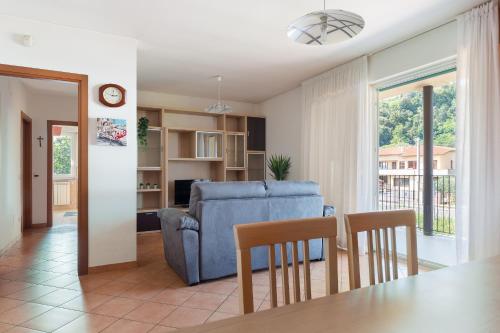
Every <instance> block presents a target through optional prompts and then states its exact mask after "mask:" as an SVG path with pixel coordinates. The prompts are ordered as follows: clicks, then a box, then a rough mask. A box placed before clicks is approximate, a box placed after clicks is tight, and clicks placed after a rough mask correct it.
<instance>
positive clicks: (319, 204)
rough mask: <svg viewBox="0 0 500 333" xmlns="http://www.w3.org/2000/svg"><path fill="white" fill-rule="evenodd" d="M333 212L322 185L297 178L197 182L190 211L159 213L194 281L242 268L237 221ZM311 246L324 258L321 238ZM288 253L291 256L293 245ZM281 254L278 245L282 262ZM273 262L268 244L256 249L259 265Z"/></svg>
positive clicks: (179, 262) (180, 264)
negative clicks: (238, 261) (236, 239)
mask: <svg viewBox="0 0 500 333" xmlns="http://www.w3.org/2000/svg"><path fill="white" fill-rule="evenodd" d="M333 214H334V208H333V207H331V206H325V207H324V206H323V197H322V196H321V195H320V192H319V185H318V184H316V183H314V182H296V181H265V182H261V181H255V182H196V183H193V185H192V186H191V199H190V204H189V213H185V212H183V211H180V210H178V209H175V208H165V209H162V210H160V211H159V212H158V216H159V217H160V219H161V228H162V234H163V246H164V251H165V259H166V260H167V262H168V264H169V265H170V266H171V267H172V268H173V269H174V270H175V272H177V274H178V275H179V276H180V277H181V278H182V279H183V280H184V281H185V282H186V283H187V284H189V285H192V284H196V283H199V282H200V281H206V280H211V279H216V278H220V277H224V276H228V275H233V274H235V273H236V250H235V244H234V236H233V225H236V224H242V223H258V222H262V221H273V220H286V219H296V218H308V217H318V216H323V215H333ZM288 246H291V245H290V244H289V245H288ZM299 246H302V245H301V244H300V245H299ZM309 247H310V249H309V253H310V256H311V260H315V259H322V258H323V243H322V240H321V239H318V240H313V241H310V242H309ZM299 253H300V256H301V255H302V249H299ZM288 254H289V261H291V249H290V251H288ZM279 255H280V254H279V250H277V251H276V263H277V264H281V262H280V257H279ZM299 259H300V260H302V258H301V257H300V258H299ZM267 263H268V259H267V249H266V248H265V247H261V248H255V249H253V250H252V268H253V269H263V268H267Z"/></svg>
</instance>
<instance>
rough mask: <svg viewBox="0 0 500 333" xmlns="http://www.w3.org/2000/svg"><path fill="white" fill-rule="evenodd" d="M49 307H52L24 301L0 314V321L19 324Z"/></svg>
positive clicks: (47, 309) (49, 308)
mask: <svg viewBox="0 0 500 333" xmlns="http://www.w3.org/2000/svg"><path fill="white" fill-rule="evenodd" d="M51 309H53V307H52V306H48V305H43V304H36V303H25V304H23V305H20V306H18V307H15V308H13V309H10V310H8V311H5V312H4V313H2V314H0V322H2V323H7V324H12V325H19V324H21V323H24V322H25V321H28V320H30V319H32V318H34V317H37V316H39V315H41V314H42V313H44V312H47V311H49V310H51Z"/></svg>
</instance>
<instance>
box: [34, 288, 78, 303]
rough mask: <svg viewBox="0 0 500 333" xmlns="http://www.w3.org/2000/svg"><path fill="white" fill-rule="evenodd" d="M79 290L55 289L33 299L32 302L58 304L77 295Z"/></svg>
mask: <svg viewBox="0 0 500 333" xmlns="http://www.w3.org/2000/svg"><path fill="white" fill-rule="evenodd" d="M79 295H80V292H78V291H76V290H71V289H57V290H55V291H53V292H51V293H49V294H46V295H43V296H42V297H39V298H37V299H35V300H33V303H40V304H45V305H52V306H59V305H61V304H64V303H66V302H69V301H70V300H72V299H74V298H76V297H78V296H79Z"/></svg>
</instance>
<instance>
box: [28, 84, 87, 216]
mask: <svg viewBox="0 0 500 333" xmlns="http://www.w3.org/2000/svg"><path fill="white" fill-rule="evenodd" d="M74 89H75V91H76V89H77V87H76V85H75V87H74ZM27 99H28V109H27V111H28V112H27V113H28V115H29V116H30V117H31V119H32V126H33V128H32V133H33V134H32V136H33V138H32V140H33V175H34V174H37V175H38V177H33V178H32V180H33V198H34V200H33V224H36V223H46V222H47V201H46V198H47V146H48V144H50V143H49V142H47V120H67V121H78V98H77V96H76V94H75V96H68V95H62V94H49V93H43V92H38V91H36V92H35V91H32V90H30V89H28V90H27ZM39 136H41V137H42V138H44V140H43V141H42V147H40V146H39V144H38V140H37V139H36V138H38V137H39Z"/></svg>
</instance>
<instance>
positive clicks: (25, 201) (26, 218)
mask: <svg viewBox="0 0 500 333" xmlns="http://www.w3.org/2000/svg"><path fill="white" fill-rule="evenodd" d="M31 126H32V124H31V118H30V117H28V115H26V114H25V113H24V112H21V152H22V153H21V168H22V177H21V178H22V212H23V214H22V222H21V228H22V230H24V229H26V228H31V225H32V217H33V213H32V212H33V208H32V204H33V203H32V192H33V190H32V186H33V184H32V179H31V173H32V160H31V156H32V155H31V151H32V140H31V131H32V129H31Z"/></svg>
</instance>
